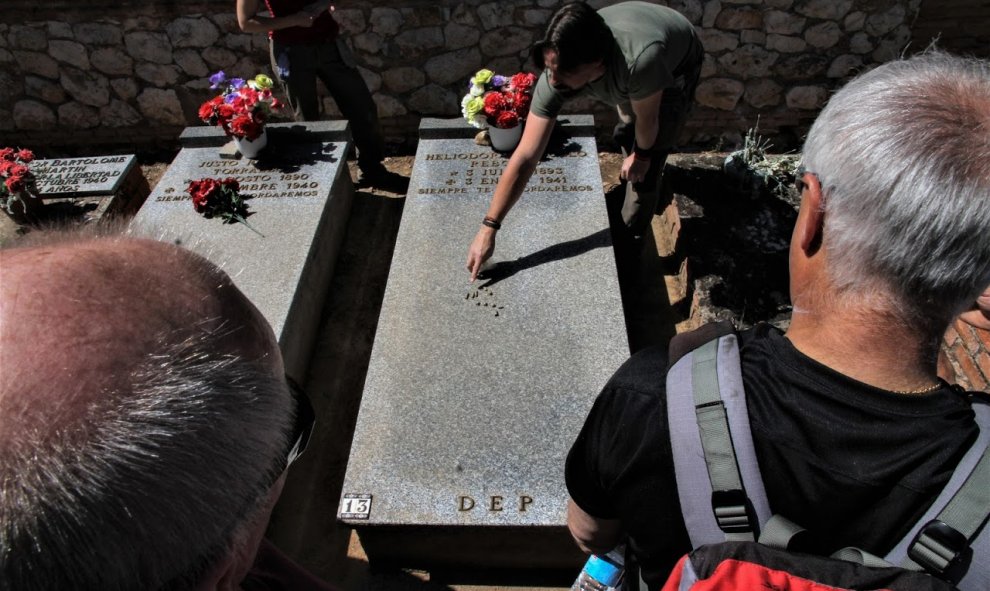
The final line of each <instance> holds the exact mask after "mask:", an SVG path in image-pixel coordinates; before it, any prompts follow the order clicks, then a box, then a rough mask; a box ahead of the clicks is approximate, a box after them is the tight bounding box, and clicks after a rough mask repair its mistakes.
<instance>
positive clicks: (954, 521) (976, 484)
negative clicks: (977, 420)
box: [938, 451, 990, 540]
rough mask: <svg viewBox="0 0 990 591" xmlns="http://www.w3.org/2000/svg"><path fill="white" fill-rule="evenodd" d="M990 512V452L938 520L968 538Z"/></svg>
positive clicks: (984, 454) (985, 455)
mask: <svg viewBox="0 0 990 591" xmlns="http://www.w3.org/2000/svg"><path fill="white" fill-rule="evenodd" d="M988 514H990V454H988V453H987V452H986V451H984V452H983V457H982V458H980V462H979V463H978V464H977V465H976V469H975V470H973V473H972V474H970V475H969V478H967V479H966V482H965V483H964V484H963V485H962V488H961V489H959V492H957V493H956V496H954V497H952V500H951V501H949V504H948V506H946V508H945V509H943V510H942V512H941V513H939V514H938V520H939V521H941V522H942V523H945V524H946V525H948V526H950V527H953V528H955V529H956V530H957V531H958V532H959V533H961V534H962V535H964V536H966V539H967V540H968V539H970V538H972V537H973V534H975V533H976V530H978V529H979V528H980V526H981V525H983V523H984V522H985V521H986V520H987V516H988Z"/></svg>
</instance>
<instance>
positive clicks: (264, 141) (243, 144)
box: [234, 127, 268, 158]
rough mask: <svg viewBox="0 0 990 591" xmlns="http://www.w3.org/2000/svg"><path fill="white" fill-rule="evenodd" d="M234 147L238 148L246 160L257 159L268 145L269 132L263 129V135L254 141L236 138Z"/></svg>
mask: <svg viewBox="0 0 990 591" xmlns="http://www.w3.org/2000/svg"><path fill="white" fill-rule="evenodd" d="M234 145H235V146H237V151H238V152H240V153H241V156H244V157H245V158H257V157H258V154H260V153H261V150H262V149H263V148H264V147H265V146H267V145H268V130H267V129H265V128H264V127H262V128H261V135H259V136H258V137H256V138H254V139H253V140H249V139H246V138H240V137H235V138H234Z"/></svg>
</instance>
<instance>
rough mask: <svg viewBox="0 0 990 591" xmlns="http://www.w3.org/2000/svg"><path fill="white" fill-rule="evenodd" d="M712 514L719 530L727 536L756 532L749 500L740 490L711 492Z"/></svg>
mask: <svg viewBox="0 0 990 591" xmlns="http://www.w3.org/2000/svg"><path fill="white" fill-rule="evenodd" d="M712 512H713V513H715V521H716V522H717V523H718V527H719V529H721V530H722V531H723V532H725V533H727V534H736V533H749V532H755V531H756V526H755V520H754V519H753V512H752V511H751V510H750V505H749V499H748V498H747V497H746V493H745V492H744V491H743V490H741V489H738V488H737V489H733V490H716V491H712Z"/></svg>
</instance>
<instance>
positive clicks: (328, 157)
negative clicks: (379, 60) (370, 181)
mask: <svg viewBox="0 0 990 591" xmlns="http://www.w3.org/2000/svg"><path fill="white" fill-rule="evenodd" d="M268 135H269V144H268V147H267V148H265V151H264V152H263V153H262V155H261V157H260V158H259V159H257V160H247V159H229V158H221V157H220V156H219V149H220V148H221V147H222V146H224V145H225V144H226V142H227V138H226V137H225V136H224V135H223V134H222V133H220V132H219V130H216V129H214V128H207V127H197V128H190V129H188V130H187V131H186V133H184V134H183V135H182V137H181V140H182V143H183V148H182V149H181V151H180V152H179V154H178V155H177V156H176V158H175V160H174V161H173V162H172V164H171V165H170V166H169V168H168V170H167V171H166V172H165V174H164V176H163V177H162V178H161V180H160V181H159V182H158V184H157V186H156V187H155V190H154V192H153V193H152V194H151V196H150V197H149V198H148V200H147V202H146V203H145V205H144V206H143V207H142V208H141V210H140V211H139V212H138V214H137V215H136V216H135V219H134V221H133V224H134V225H135V226H136V227H137V228H138V231H139V232H142V233H146V234H153V235H156V236H159V237H161V238H163V239H167V240H174V241H176V242H180V243H181V244H183V245H184V246H186V247H187V248H190V249H192V250H193V251H196V252H198V253H199V254H201V255H203V256H205V257H206V258H208V259H210V260H211V261H212V262H214V263H215V264H217V265H218V266H220V267H221V268H222V269H224V270H225V271H226V272H227V273H228V274H229V275H230V276H231V278H232V279H233V281H234V283H235V284H236V285H237V286H238V288H240V289H241V291H243V292H244V293H245V294H246V295H247V296H248V298H250V299H251V301H252V302H254V304H255V305H256V306H257V307H258V309H259V310H260V311H261V313H262V314H264V316H265V318H266V319H267V320H268V322H269V323H270V324H271V325H272V327H273V329H274V331H275V335H276V336H277V337H278V339H279V344H280V346H281V348H282V353H283V356H284V358H285V365H286V370H287V371H288V373H289V374H290V375H292V376H294V377H296V378H297V379H301V378H302V377H304V375H305V370H306V367H307V365H308V363H309V356H310V353H311V349H312V345H313V342H314V339H315V337H316V331H317V329H318V327H319V324H320V323H319V320H320V313H321V310H322V307H323V301H324V299H325V296H326V291H327V287H328V285H329V282H330V278H331V276H332V274H333V268H334V265H335V262H336V260H337V254H338V252H339V249H340V244H341V240H342V238H343V235H344V232H345V229H346V225H347V218H348V216H349V215H350V208H351V203H352V201H353V197H354V187H353V184H352V183H351V178H350V174H349V173H348V170H347V163H346V156H347V152H348V149H349V147H350V134H349V130H348V126H347V123H346V122H333V121H325V122H313V123H306V124H300V123H285V124H270V125H269V127H268ZM206 177H211V178H227V177H233V178H236V179H238V181H239V182H240V190H241V194H242V195H244V196H245V197H246V199H247V204H248V210H249V216H248V217H247V222H248V223H249V224H250V225H251V228H254V229H253V230H252V229H251V228H249V227H247V226H245V225H244V224H240V223H233V224H226V223H224V222H223V221H222V220H220V219H218V218H212V219H207V218H205V217H203V216H202V215H200V214H198V213H196V211H194V209H193V206H192V202H191V200H190V197H189V195H188V194H187V193H186V187H187V185H188V184H189V181H190V180H197V179H200V178H206Z"/></svg>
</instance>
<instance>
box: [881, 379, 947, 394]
mask: <svg viewBox="0 0 990 591" xmlns="http://www.w3.org/2000/svg"><path fill="white" fill-rule="evenodd" d="M941 387H942V382H941V381H939V382H936V383H935V385H933V386H928V387H927V388H922V389H920V390H891V392H893V393H894V394H928V393H929V392H934V391H935V390H938V389H939V388H941Z"/></svg>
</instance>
